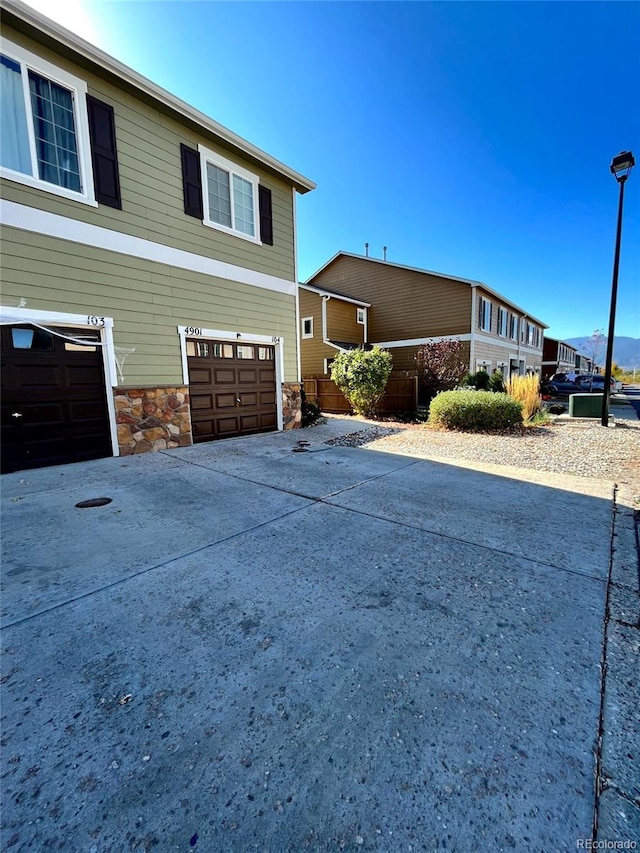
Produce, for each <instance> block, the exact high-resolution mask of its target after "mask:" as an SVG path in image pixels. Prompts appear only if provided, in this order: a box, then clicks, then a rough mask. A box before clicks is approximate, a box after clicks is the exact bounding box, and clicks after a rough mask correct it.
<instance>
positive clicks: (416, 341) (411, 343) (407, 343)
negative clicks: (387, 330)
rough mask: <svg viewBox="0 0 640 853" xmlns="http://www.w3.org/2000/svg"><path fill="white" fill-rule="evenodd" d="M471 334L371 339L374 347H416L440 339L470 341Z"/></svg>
mask: <svg viewBox="0 0 640 853" xmlns="http://www.w3.org/2000/svg"><path fill="white" fill-rule="evenodd" d="M470 340H471V335H439V336H435V337H431V338H408V339H407V340H404V341H372V342H371V343H372V345H373V346H374V347H384V348H385V349H393V348H394V347H417V346H420V345H421V344H435V343H440V341H470Z"/></svg>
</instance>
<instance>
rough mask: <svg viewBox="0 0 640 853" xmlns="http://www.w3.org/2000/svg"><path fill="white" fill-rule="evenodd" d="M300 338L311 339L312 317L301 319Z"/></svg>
mask: <svg viewBox="0 0 640 853" xmlns="http://www.w3.org/2000/svg"><path fill="white" fill-rule="evenodd" d="M302 337H303V338H312V337H313V317H303V319H302Z"/></svg>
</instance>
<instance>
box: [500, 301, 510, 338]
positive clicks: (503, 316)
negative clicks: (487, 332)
mask: <svg viewBox="0 0 640 853" xmlns="http://www.w3.org/2000/svg"><path fill="white" fill-rule="evenodd" d="M508 321H509V313H508V311H507V309H506V308H503V307H502V306H498V335H499V336H500V337H501V338H506V337H507V329H508V325H509V322H508Z"/></svg>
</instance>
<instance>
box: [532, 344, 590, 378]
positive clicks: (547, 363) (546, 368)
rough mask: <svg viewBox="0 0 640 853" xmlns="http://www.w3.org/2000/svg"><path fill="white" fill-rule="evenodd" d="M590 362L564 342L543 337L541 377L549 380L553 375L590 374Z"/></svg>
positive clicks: (586, 357)
mask: <svg viewBox="0 0 640 853" xmlns="http://www.w3.org/2000/svg"><path fill="white" fill-rule="evenodd" d="M591 367H592V362H591V360H590V359H589V357H588V356H586V355H584V354H583V353H580V352H578V350H577V349H576V347H574V346H572V345H571V344H568V343H567V342H566V341H559V340H558V339H557V338H550V337H547V336H546V335H545V339H544V347H543V350H542V376H543V379H549V377H551V376H553V374H554V373H570V372H574V373H590V372H591Z"/></svg>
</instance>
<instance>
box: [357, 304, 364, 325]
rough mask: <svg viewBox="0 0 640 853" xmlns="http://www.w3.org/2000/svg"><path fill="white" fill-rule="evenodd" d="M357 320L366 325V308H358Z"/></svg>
mask: <svg viewBox="0 0 640 853" xmlns="http://www.w3.org/2000/svg"><path fill="white" fill-rule="evenodd" d="M356 320H357V321H358V323H360V325H361V326H364V308H356Z"/></svg>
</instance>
